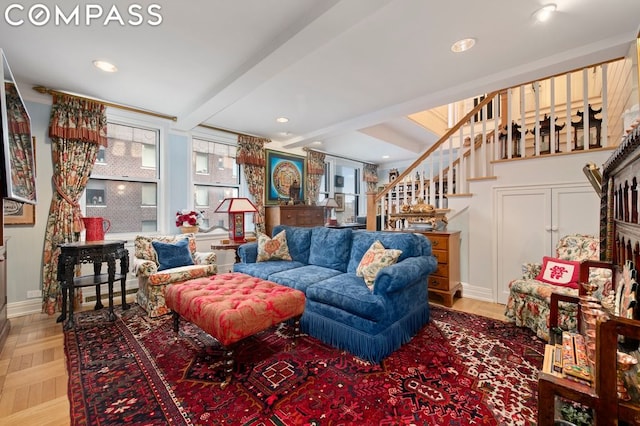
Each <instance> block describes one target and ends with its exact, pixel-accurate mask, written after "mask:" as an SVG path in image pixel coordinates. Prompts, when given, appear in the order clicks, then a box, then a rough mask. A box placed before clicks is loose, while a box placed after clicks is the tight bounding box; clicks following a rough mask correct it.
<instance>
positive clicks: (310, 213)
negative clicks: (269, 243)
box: [264, 205, 324, 237]
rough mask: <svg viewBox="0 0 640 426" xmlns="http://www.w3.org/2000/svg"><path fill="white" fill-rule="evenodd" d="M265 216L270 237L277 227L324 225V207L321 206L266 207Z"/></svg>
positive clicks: (266, 228) (266, 229)
mask: <svg viewBox="0 0 640 426" xmlns="http://www.w3.org/2000/svg"><path fill="white" fill-rule="evenodd" d="M264 216H265V217H264V220H265V231H266V233H267V235H268V236H270V237H271V236H273V233H272V232H273V228H274V227H275V226H276V225H290V226H322V225H324V207H321V206H306V205H299V206H266V207H265V208H264Z"/></svg>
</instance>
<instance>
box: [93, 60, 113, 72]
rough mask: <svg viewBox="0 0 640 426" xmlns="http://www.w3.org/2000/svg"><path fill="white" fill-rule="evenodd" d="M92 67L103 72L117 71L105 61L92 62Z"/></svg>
mask: <svg viewBox="0 0 640 426" xmlns="http://www.w3.org/2000/svg"><path fill="white" fill-rule="evenodd" d="M93 65H94V66H95V67H96V68H98V69H101V70H102V71H104V72H116V71H118V67H116V66H115V65H113V64H112V63H111V62H107V61H100V60H97V59H96V60H95V61H93Z"/></svg>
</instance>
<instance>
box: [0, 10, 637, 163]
mask: <svg viewBox="0 0 640 426" xmlns="http://www.w3.org/2000/svg"><path fill="white" fill-rule="evenodd" d="M551 1H554V0H551ZM36 3H37V2H29V3H19V4H22V5H24V6H25V10H24V11H20V10H17V9H13V10H11V11H10V12H9V18H11V19H12V20H17V19H24V20H25V22H24V23H23V24H22V25H20V26H12V25H8V24H7V21H6V20H7V18H6V15H7V13H6V9H5V8H6V6H3V9H2V12H3V15H2V16H3V22H2V23H1V24H0V40H2V42H0V47H2V48H3V49H4V50H5V53H6V56H7V58H8V60H9V63H10V66H11V68H12V71H13V73H14V75H15V76H16V79H17V80H18V82H19V86H20V89H21V91H22V93H23V96H25V97H29V98H32V97H34V96H38V95H37V94H36V93H35V92H34V91H32V90H31V87H32V86H34V85H44V86H47V87H50V88H53V89H58V90H64V91H70V92H74V93H79V94H84V95H87V96H92V97H96V98H100V99H104V100H108V101H111V102H116V103H121V104H127V105H132V106H136V107H140V108H144V109H148V110H152V111H157V112H161V113H164V114H168V115H174V116H177V117H178V120H177V122H176V123H175V125H174V127H175V128H176V129H178V130H191V129H192V128H194V127H195V126H197V125H198V124H200V123H206V124H209V125H211V126H215V127H219V128H224V129H230V130H235V131H238V132H242V133H248V134H253V135H258V136H264V137H268V138H271V139H272V140H274V141H278V142H280V146H282V147H284V148H299V147H303V146H307V145H309V144H310V143H311V142H312V141H322V145H318V144H316V145H314V147H316V148H318V149H321V150H324V151H327V152H330V153H334V154H337V155H342V156H346V157H349V158H353V159H358V160H363V161H369V162H374V163H385V162H393V161H400V160H406V159H411V158H415V157H416V154H418V153H420V152H423V151H424V150H425V149H426V147H427V146H428V144H430V143H433V142H434V141H435V140H436V138H435V136H434V135H432V134H429V133H428V132H425V131H424V129H422V128H420V127H419V126H416V125H415V124H413V123H412V122H411V121H410V120H408V119H407V118H406V115H408V114H411V113H414V112H418V111H421V110H425V109H429V108H432V107H436V106H440V105H444V104H446V103H449V102H453V101H456V100H460V99H464V98H469V97H472V96H476V95H478V94H481V93H485V92H488V91H492V90H495V89H500V88H504V87H508V86H511V85H516V84H518V83H522V82H525V81H530V80H533V79H535V78H541V77H545V76H548V75H551V74H555V73H558V72H562V71H567V70H570V69H574V68H579V67H582V66H586V65H591V64H593V63H596V62H599V61H603V60H608V59H612V58H616V57H620V56H624V55H626V54H627V53H628V51H629V48H630V46H631V43H632V42H634V40H635V38H636V35H637V33H638V29H639V24H640V21H639V19H638V17H639V16H640V1H639V0H608V1H606V2H603V1H601V0H555V3H556V4H557V5H558V13H557V14H556V16H555V17H554V18H553V20H552V21H550V22H548V23H546V24H535V23H534V22H533V20H532V19H531V15H532V13H533V12H534V11H535V10H536V9H538V8H539V7H540V6H541V5H542V4H544V0H518V1H514V0H488V1H484V2H480V1H477V0H446V1H439V2H433V1H427V0H269V1H264V0H233V1H229V0H186V1H185V0H183V1H175V0H172V1H168V0H158V1H156V2H155V3H156V4H159V5H160V6H161V9H160V12H159V13H160V15H161V16H162V22H161V23H160V25H156V26H152V25H149V24H147V23H144V24H142V25H138V26H134V25H130V24H127V23H126V22H125V25H124V26H121V25H119V24H118V23H117V22H111V23H109V24H108V25H103V23H104V19H105V16H106V14H107V11H108V10H109V9H110V8H111V7H112V5H114V4H117V5H118V6H117V7H118V10H119V11H120V12H121V14H122V17H123V19H124V20H125V21H127V20H129V19H133V18H134V17H132V16H131V15H129V14H128V12H127V6H128V4H127V3H123V2H114V1H112V2H105V1H100V0H94V1H93V2H90V3H89V4H93V5H95V4H101V5H103V7H104V15H103V17H102V18H98V19H94V20H93V21H92V22H91V24H90V25H86V23H85V22H84V19H85V17H86V13H85V3H79V2H77V1H75V2H74V1H70V0H59V1H57V2H55V4H57V6H58V7H59V8H60V9H61V10H62V11H63V12H64V13H65V14H66V15H69V14H70V11H71V10H73V8H74V7H75V6H76V5H78V4H80V8H79V12H80V15H79V16H80V23H79V25H73V24H67V25H65V24H60V25H57V26H56V25H55V24H54V22H53V21H50V22H48V23H47V24H46V25H42V26H36V25H34V24H33V23H32V22H29V20H28V8H29V7H30V6H32V5H33V4H36ZM40 3H46V4H50V2H40ZM151 3H152V2H147V1H139V2H137V4H141V5H143V6H144V8H146V6H147V5H148V4H151ZM12 4H15V3H12ZM129 4H134V3H129ZM48 7H49V8H50V10H51V12H52V13H53V12H55V6H53V5H50V6H48ZM92 10H95V9H92ZM143 16H144V17H145V18H146V19H149V20H155V19H156V18H154V17H153V16H150V15H148V14H147V13H146V12H144V13H143ZM463 37H474V38H477V40H478V42H477V45H476V47H475V48H474V49H472V50H471V51H468V52H465V53H462V54H454V53H452V52H451V51H450V46H451V44H452V43H453V42H454V41H456V40H458V39H460V38H463ZM94 59H104V60H108V61H111V62H113V63H114V64H116V65H117V66H118V68H119V71H118V72H117V73H115V74H107V73H104V72H102V71H99V70H97V69H96V68H94V67H93V65H92V61H93V60H94ZM25 92H29V93H25ZM280 116H285V117H288V118H289V119H290V121H289V122H288V123H286V124H280V123H276V121H275V119H276V118H277V117H280ZM383 155H389V156H390V158H389V159H386V160H383V159H382V156H383Z"/></svg>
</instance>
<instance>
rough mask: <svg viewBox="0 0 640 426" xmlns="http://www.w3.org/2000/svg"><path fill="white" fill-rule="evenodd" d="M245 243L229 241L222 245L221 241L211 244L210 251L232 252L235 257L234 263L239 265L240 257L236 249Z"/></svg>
mask: <svg viewBox="0 0 640 426" xmlns="http://www.w3.org/2000/svg"><path fill="white" fill-rule="evenodd" d="M243 244H245V243H238V242H235V241H229V242H228V243H223V242H222V241H220V242H218V243H213V244H211V250H233V251H234V252H235V255H236V263H240V256H238V247H240V246H241V245H243Z"/></svg>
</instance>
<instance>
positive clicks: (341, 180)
mask: <svg viewBox="0 0 640 426" xmlns="http://www.w3.org/2000/svg"><path fill="white" fill-rule="evenodd" d="M335 183H336V188H342V187H343V186H344V176H339V175H336V182H335Z"/></svg>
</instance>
